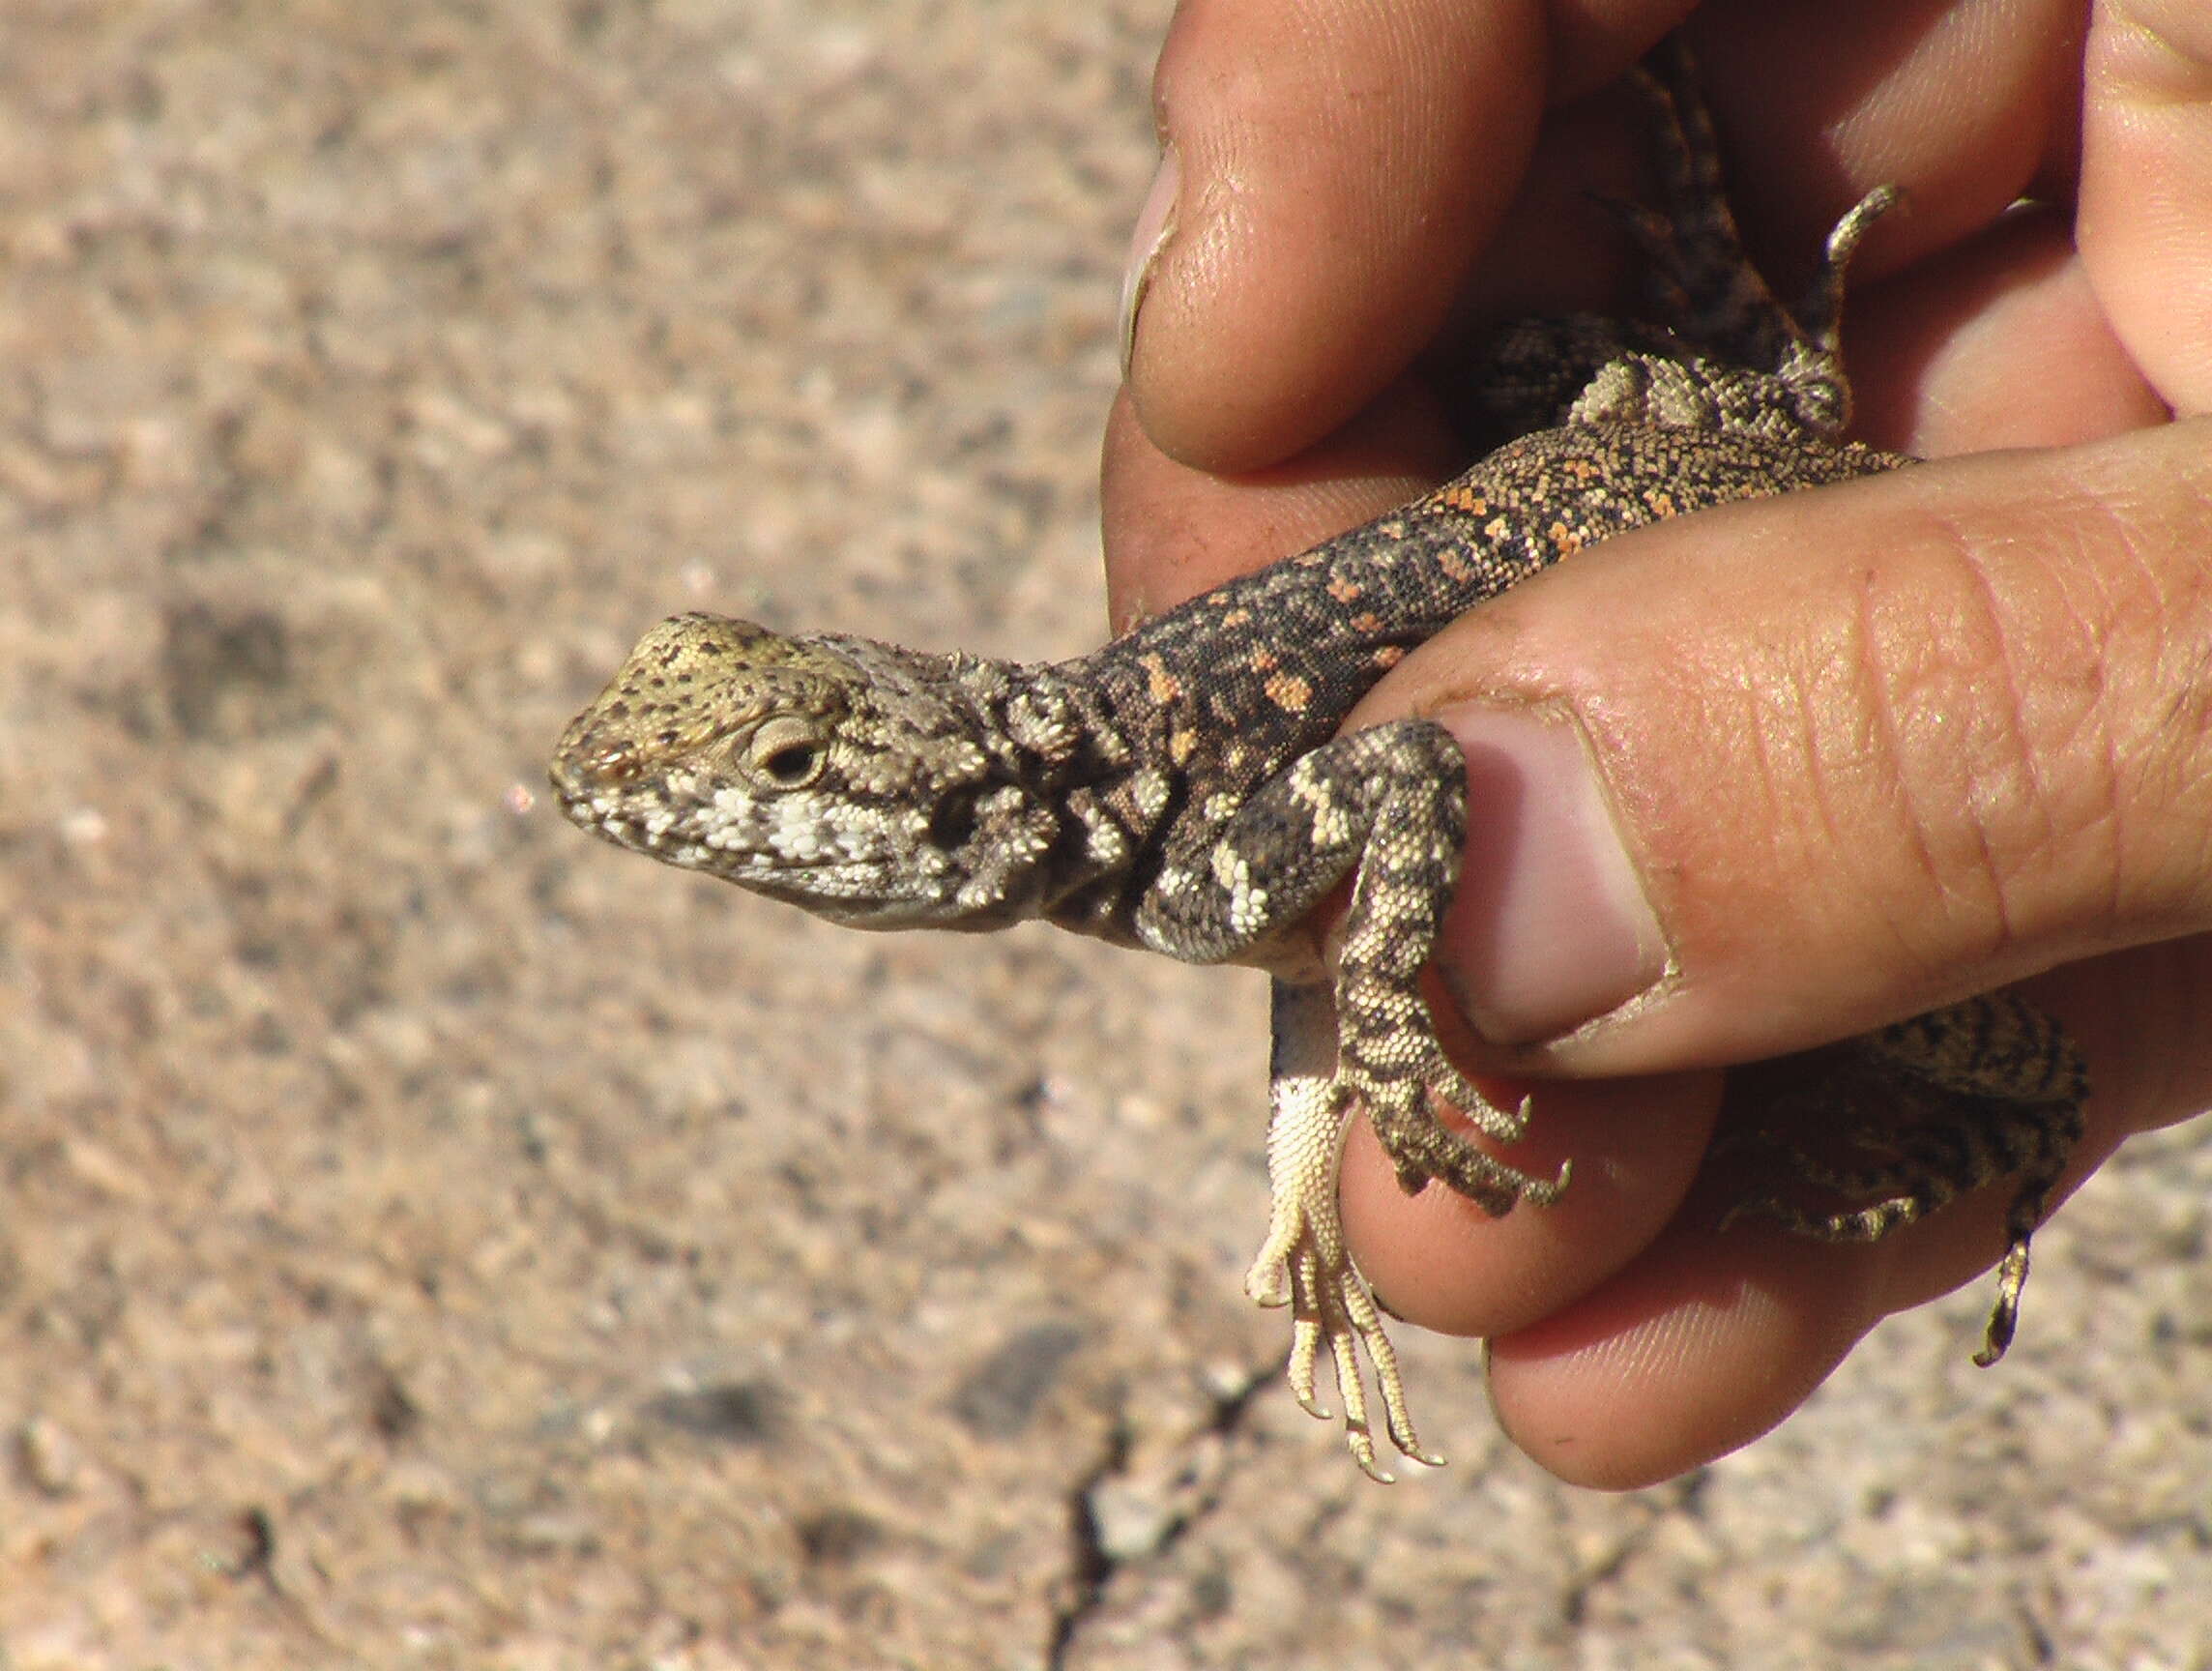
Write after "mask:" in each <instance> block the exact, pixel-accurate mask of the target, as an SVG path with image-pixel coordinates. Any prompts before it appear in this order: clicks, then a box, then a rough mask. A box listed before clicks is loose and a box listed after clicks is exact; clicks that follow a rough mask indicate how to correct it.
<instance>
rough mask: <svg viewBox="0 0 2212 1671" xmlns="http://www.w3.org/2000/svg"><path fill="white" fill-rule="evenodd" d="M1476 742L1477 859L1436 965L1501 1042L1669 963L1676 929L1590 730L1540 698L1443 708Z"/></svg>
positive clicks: (1465, 739) (1616, 992) (1588, 1014)
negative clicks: (1619, 809) (1626, 825)
mask: <svg viewBox="0 0 2212 1671" xmlns="http://www.w3.org/2000/svg"><path fill="white" fill-rule="evenodd" d="M1435 718H1436V719H1437V721H1438V722H1439V723H1440V724H1441V725H1442V726H1443V727H1444V728H1445V729H1446V730H1448V731H1449V732H1451V734H1452V735H1453V736H1454V737H1455V738H1457V739H1458V740H1459V745H1460V748H1462V749H1463V750H1464V751H1465V752H1466V754H1467V808H1468V831H1469V841H1468V863H1467V868H1466V870H1465V872H1464V873H1463V874H1462V876H1461V878H1460V885H1459V893H1458V894H1457V895H1456V896H1455V897H1454V898H1453V900H1452V907H1451V912H1450V914H1449V916H1448V917H1447V918H1446V919H1445V924H1444V931H1443V936H1442V940H1441V948H1440V955H1439V959H1438V961H1439V965H1440V967H1441V970H1442V973H1443V977H1444V983H1445V984H1446V985H1447V986H1448V987H1450V988H1451V991H1452V995H1453V997H1454V998H1455V999H1457V1000H1458V1002H1459V1004H1460V1007H1461V1008H1462V1009H1463V1010H1465V1011H1466V1012H1467V1016H1468V1019H1469V1020H1470V1021H1472V1022H1473V1023H1474V1025H1475V1027H1476V1029H1477V1030H1478V1031H1479V1032H1480V1033H1481V1034H1482V1036H1483V1037H1484V1038H1485V1039H1488V1040H1490V1041H1492V1042H1494V1043H1499V1044H1519V1043H1528V1042H1532V1041H1537V1040H1543V1039H1556V1038H1557V1037H1558V1036H1559V1035H1561V1034H1563V1033H1568V1032H1571V1031H1573V1030H1574V1029H1575V1028H1577V1027H1579V1026H1581V1025H1582V1024H1583V1023H1584V1022H1586V1021H1589V1020H1592V1019H1594V1018H1595V1017H1597V1016H1600V1015H1603V1014H1605V1013H1606V1012H1607V1011H1612V1010H1616V1009H1618V1008H1619V1007H1620V1006H1621V1005H1623V1004H1625V1003H1627V1002H1628V1000H1630V999H1631V998H1634V997H1635V996H1636V995H1637V994H1639V993H1641V992H1643V991H1644V990H1646V989H1647V988H1649V987H1650V986H1651V985H1652V984H1653V983H1654V982H1657V981H1658V980H1659V979H1660V977H1661V976H1663V975H1664V974H1665V973H1666V972H1667V945H1666V939H1665V937H1664V936H1663V935H1662V933H1661V932H1660V928H1659V920H1658V918H1657V917H1656V916H1654V915H1653V914H1652V910H1651V906H1650V903H1649V902H1648V901H1647V900H1646V899H1645V897H1644V885H1643V883H1642V881H1641V880H1640V879H1639V877H1638V876H1637V873H1636V867H1635V865H1633V864H1632V863H1630V861H1629V857H1628V850H1627V848H1626V847H1625V846H1624V845H1623V843H1622V841H1621V837H1620V833H1619V831H1618V829H1617V828H1616V827H1615V822H1614V813H1613V807H1612V804H1611V803H1610V801H1609V800H1608V798H1607V796H1606V793H1605V789H1604V786H1603V784H1602V783H1601V781H1600V779H1599V777H1598V772H1597V766H1596V763H1595V762H1594V761H1593V760H1592V759H1591V758H1590V754H1589V750H1588V748H1586V746H1585V744H1584V741H1583V735H1582V732H1581V730H1580V728H1579V727H1577V726H1576V725H1575V724H1574V722H1573V721H1572V720H1570V719H1568V718H1564V717H1562V716H1558V715H1547V714H1543V713H1540V712H1537V711H1534V710H1530V709H1509V708H1490V707H1472V706H1470V707H1463V708H1451V709H1446V710H1444V711H1443V712H1442V713H1440V714H1438V715H1436V716H1435Z"/></svg>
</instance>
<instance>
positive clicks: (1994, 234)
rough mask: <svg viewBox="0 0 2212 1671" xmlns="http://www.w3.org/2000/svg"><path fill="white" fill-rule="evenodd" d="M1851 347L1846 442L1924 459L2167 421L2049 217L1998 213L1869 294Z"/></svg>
mask: <svg viewBox="0 0 2212 1671" xmlns="http://www.w3.org/2000/svg"><path fill="white" fill-rule="evenodd" d="M1846 343H1847V349H1848V356H1847V357H1848V361H1849V364H1850V366H1851V370H1852V382H1853V386H1854V388H1855V390H1856V393H1857V399H1856V401H1855V404H1854V410H1853V419H1852V433H1853V434H1855V435H1857V436H1858V437H1859V438H1860V439H1862V440H1865V441H1867V442H1870V443H1871V444H1873V445H1875V446H1877V447H1884V448H1888V449H1890V450H1892V451H1895V452H1901V453H1909V454H1915V455H1916V456H1919V457H1923V458H1936V457H1942V456H1943V455H1945V454H1953V453H1970V452H1981V451H1987V450H1990V449H1994V448H1998V447H2063V446H2070V445H2072V444H2074V443H2076V442H2081V441H2090V440H2097V439H2101V438H2102V437H2105V436H2108V435H2119V434H2124V433H2126V432H2127V431H2128V430H2131V429H2140V428H2144V427H2147V426H2148V425H2153V424H2163V423H2164V422H2166V420H2167V418H2168V416H2169V415H2168V411H2167V409H2166V402H2165V401H2164V400H2162V399H2161V398H2160V397H2159V396H2158V394H2157V392H2156V391H2155V390H2153V389H2152V388H2151V386H2150V384H2149V383H2148V382H2147V381H2145V379H2144V377H2143V375H2142V372H2141V371H2140V370H2139V368H2138V366H2136V364H2135V362H2134V360H2133V359H2132V358H2130V356H2129V354H2128V351H2127V349H2126V347H2125V345H2124V344H2122V343H2121V341H2120V339H2119V337H2117V336H2116V335H2115V334H2114V333H2113V330H2112V327H2111V323H2110V320H2109V319H2107V317H2106V315H2105V311H2104V308H2103V307H2102V306H2101V305H2100V303H2099V301H2098V299H2097V294H2096V291H2095V290H2094V289H2093V288H2092V287H2091V285H2090V283H2089V278H2088V274H2087V272H2086V270H2085V269H2084V267H2083V265H2082V262H2081V256H2080V255H2079V254H2078V253H2076V251H2075V249H2074V236H2073V227H2072V222H2071V219H2070V217H2068V216H2067V215H2066V214H2064V213H2063V212H2061V211H2059V210H2056V209H2035V210H2027V211H2024V212H2023V213H2019V214H2014V215H2009V216H2006V217H2005V218H2003V219H2002V220H1999V221H1998V222H1997V223H1996V224H1995V225H1994V226H1992V227H1990V228H1989V229H1988V231H1986V232H1984V233H1981V234H1979V235H1977V236H1975V237H1973V238H1971V239H1968V240H1967V241H1965V243H1963V244H1961V245H1959V246H1957V247H1956V248H1954V249H1947V250H1943V251H1941V252H1939V253H1938V254H1936V255H1935V256H1932V257H1931V258H1929V259H1928V260H1926V261H1923V262H1921V263H1919V264H1918V265H1917V266H1915V267H1913V268H1911V269H1910V270H1908V271H1907V272H1905V273H1902V274H1900V275H1899V276H1898V277H1897V278H1893V279H1891V280H1890V281H1889V282H1887V283H1885V284H1881V285H1878V286H1877V287H1876V288H1875V289H1873V290H1872V291H1870V292H1867V293H1865V294H1864V295H1862V296H1861V297H1859V298H1858V299H1857V300H1856V301H1854V304H1853V308H1852V312H1851V317H1850V319H1849V320H1848V322H1847V327H1846Z"/></svg>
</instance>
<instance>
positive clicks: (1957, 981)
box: [1353, 423, 2212, 1073]
mask: <svg viewBox="0 0 2212 1671" xmlns="http://www.w3.org/2000/svg"><path fill="white" fill-rule="evenodd" d="M2208 440H2212V423H2196V424H2185V425H2168V426H2167V427H2165V428H2162V429H2156V430H2147V431H2143V432H2140V433H2139V434H2135V435H2131V436H2127V437H2123V438H2122V439H2120V440H2118V441H2112V442H2105V443H2099V444H2096V445H2093V446H2088V447H2082V448H2076V449H2068V450H2062V451H2053V452H2047V453H2035V454H1991V455H1987V456H1980V457H1974V458H1968V459H1959V460H1949V461H1945V462H1943V463H1939V464H1931V465H1925V466H1922V467H1920V468H1918V469H1916V470H1910V471H1902V472H1898V473H1896V474H1894V475H1891V476H1887V477H1883V478H1880V479H1878V480H1875V481H1870V482H1865V483H1859V484H1851V485H1850V486H1848V487H1845V488H1840V489H1830V490H1823V491H1820V492H1817V493H1803V494H1795V495H1789V496H1785V497H1783V498H1779V499H1773V500H1767V501H1761V502H1759V503H1756V504H1751V505H1745V506H1736V507H1730V508H1727V509H1724V510H1722V511H1719V512H1715V513H1710V514H1708V515H1704V516H1700V517H1696V518H1691V519H1688V520H1685V521H1681V522H1675V523H1669V524H1662V525H1660V526H1658V527H1655V528H1651V529H1647V530H1644V531H1643V532H1641V533H1638V534H1634V535H1630V536H1626V537H1624V538H1622V539H1620V540H1618V541H1615V542H1608V544H1607V545H1606V546H1605V547H1604V548H1602V549H1601V550H1599V551H1596V552H1593V553H1590V554H1588V555H1586V556H1583V557H1578V558H1576V559H1574V560H1572V561H1570V562H1567V563H1564V564H1561V565H1560V566H1559V567H1558V568H1557V569H1554V570H1552V571H1549V572H1546V573H1545V574H1543V575H1541V576H1539V577H1538V578H1537V579H1536V580H1534V581H1532V582H1530V583H1529V584H1528V585H1527V586H1524V587H1522V588H1520V589H1518V590H1517V591H1515V592H1513V593H1511V594H1509V595H1507V596H1506V597H1504V598H1502V599H1499V600H1497V601H1494V602H1492V603H1491V604H1489V605H1487V606H1485V607H1484V608H1482V609H1480V610H1477V611H1475V612H1474V613H1473V614H1471V615H1470V616H1468V617H1466V618H1464V619H1462V620H1461V621H1460V622H1459V623H1458V624H1456V625H1455V626H1454V627H1453V628H1452V629H1451V630H1449V631H1447V632H1446V633H1444V634H1443V635H1441V637H1440V638H1438V639H1436V640H1434V641H1432V642H1431V643H1430V644H1428V645H1426V646H1423V647H1422V649H1420V650H1419V651H1416V652H1415V653H1414V655H1413V656H1412V657H1410V658H1409V659H1408V660H1407V661H1406V662H1405V663H1404V664H1403V665H1402V666H1401V667H1400V668H1399V669H1397V670H1396V671H1395V672H1394V673H1392V674H1391V675H1390V677H1389V678H1387V679H1386V680H1385V681H1384V682H1383V685H1382V686H1380V687H1378V689H1377V690H1376V691H1375V692H1374V693H1373V694H1372V695H1371V696H1370V697H1369V699H1368V701H1367V703H1365V704H1363V705H1362V707H1361V708H1360V709H1359V710H1358V711H1356V712H1355V714H1354V716H1353V723H1355V724H1356V723H1361V722H1373V721H1374V720H1376V719H1381V718H1394V717H1397V716H1400V715H1404V714H1409V713H1422V714H1429V715H1433V716H1435V717H1436V718H1440V719H1441V721H1442V722H1444V723H1445V724H1446V725H1447V726H1449V727H1450V728H1452V729H1453V730H1454V732H1455V734H1457V735H1459V736H1460V738H1461V741H1462V743H1463V746H1466V747H1467V748H1469V750H1470V782H1476V781H1480V782H1481V783H1483V784H1484V785H1486V786H1487V787H1486V791H1485V793H1484V795H1483V796H1481V797H1480V798H1476V797H1473V796H1471V795H1470V810H1471V813H1472V816H1471V817H1470V825H1471V826H1472V833H1471V835H1470V843H1469V848H1468V860H1467V865H1468V869H1467V879H1466V880H1465V881H1464V882H1463V884H1462V889H1461V894H1462V897H1461V898H1460V899H1459V900H1458V901H1456V902H1455V905H1454V910H1453V914H1452V917H1451V920H1450V921H1449V922H1448V923H1447V926H1446V933H1445V937H1444V942H1443V945H1442V948H1441V958H1440V961H1441V965H1442V967H1443V969H1444V972H1445V974H1446V976H1447V978H1448V979H1449V980H1450V981H1451V982H1452V984H1453V986H1454V990H1455V992H1456V993H1457V995H1458V996H1459V997H1460V998H1461V1000H1462V1002H1463V1003H1464V1004H1465V1005H1466V1006H1467V1008H1468V1010H1469V1011H1470V1014H1471V1015H1472V1016H1473V1017H1474V1018H1475V1020H1476V1022H1477V1024H1478V1026H1479V1028H1480V1030H1481V1032H1482V1033H1483V1035H1484V1037H1485V1038H1487V1039H1490V1040H1492V1041H1508V1042H1509V1041H1550V1042H1548V1043H1542V1044H1536V1043H1531V1044H1530V1046H1529V1048H1528V1049H1525V1050H1523V1051H1520V1052H1516V1053H1514V1054H1512V1055H1510V1056H1506V1057H1501V1058H1499V1059H1497V1060H1495V1061H1494V1062H1493V1063H1492V1066H1494V1067H1496V1068H1499V1069H1500V1070H1517V1069H1518V1070H1527V1069H1528V1068H1529V1067H1531V1066H1533V1065H1538V1064H1541V1065H1545V1066H1548V1067H1551V1068H1562V1069H1563V1068H1571V1069H1573V1070H1576V1071H1578V1072H1606V1073H1617V1072H1646V1071H1654V1070H1662V1069H1676V1068H1680V1067H1683V1066H1686V1065H1693V1064H1698V1063H1716V1062H1728V1061H1740V1060H1749V1059H1755V1058H1760V1057H1766V1056H1772V1055H1777V1054H1781V1053H1784V1052H1786V1051H1788V1050H1791V1049H1795V1048H1799V1047H1802V1046H1805V1045H1808V1044H1812V1043H1816V1042H1819V1041H1822V1040H1825V1039H1832V1038H1836V1037H1840V1036H1843V1035H1846V1034H1848V1033H1853V1032H1858V1031H1863V1030H1864V1029H1866V1028H1868V1027H1871V1026H1874V1025H1877V1024H1879V1023H1881V1022H1885V1021H1888V1020H1893V1019H1896V1018H1897V1017H1899V1016H1901V1015H1904V1014H1906V1013H1910V1012H1912V1011H1919V1010H1925V1009H1929V1008H1932V1007H1934V1006H1935V1005H1936V1004H1939V1003H1943V1002H1948V1001H1950V1000H1953V999H1957V998H1960V997H1964V996H1965V995H1967V994H1968V993H1971V992H1974V991H1980V990H1984V989H1986V988H1988V987H1991V986H1994V985H1998V984H2002V983H2004V982H2008V981H2011V980H2016V979H2019V978H2021V977H2023V976H2025V975H2028V974H2032V973H2034V972H2036V971H2038V970H2041V969H2046V968H2050V967H2052V966H2054V965H2056V964H2059V963H2062V962H2068V961H2073V960H2076V959H2079V958H2081V957H2082V956H2084V955H2089V954H2094V953H2101V952H2103V951H2106V950H2109V949H2112V948H2115V947H2120V946H2125V945H2130V944H2143V943H2148V942H2151V941H2155V940H2160V939H2167V938H2171V937H2174V936H2176V935H2181V934H2186V933H2191V932H2196V931H2199V930H2202V929H2204V928H2206V927H2207V926H2208V925H2212V869H2208V867H2207V865H2206V864H2205V862H2204V834H2203V833H2204V832H2205V831H2206V830H2207V829H2212V705H2208V704H2207V703H2206V702H2205V701H2204V700H2203V692H2204V690H2205V689H2206V684H2205V680H2204V678H2203V673H2202V666H2201V654H2202V652H2201V646H2202V645H2204V644H2206V643H2212V584H2208V583H2207V582H2206V579H2205V574H2204V570H2203V564H2202V559H2201V553H2202V552H2203V550H2205V549H2206V548H2207V546H2208V545H2212V445H2208ZM1632 1000H1633V1001H1632ZM1597 1016H1603V1020H1602V1022H1601V1023H1598V1024H1594V1025H1590V1026H1586V1027H1582V1028H1581V1030H1580V1031H1577V1032H1573V1033H1571V1034H1570V1033H1568V1030H1569V1029H1573V1028H1576V1027H1577V1026H1578V1025H1579V1024H1581V1023H1584V1022H1588V1021H1591V1019H1592V1018H1593V1017H1597ZM1562 1035H1565V1036H1564V1037H1562Z"/></svg>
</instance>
